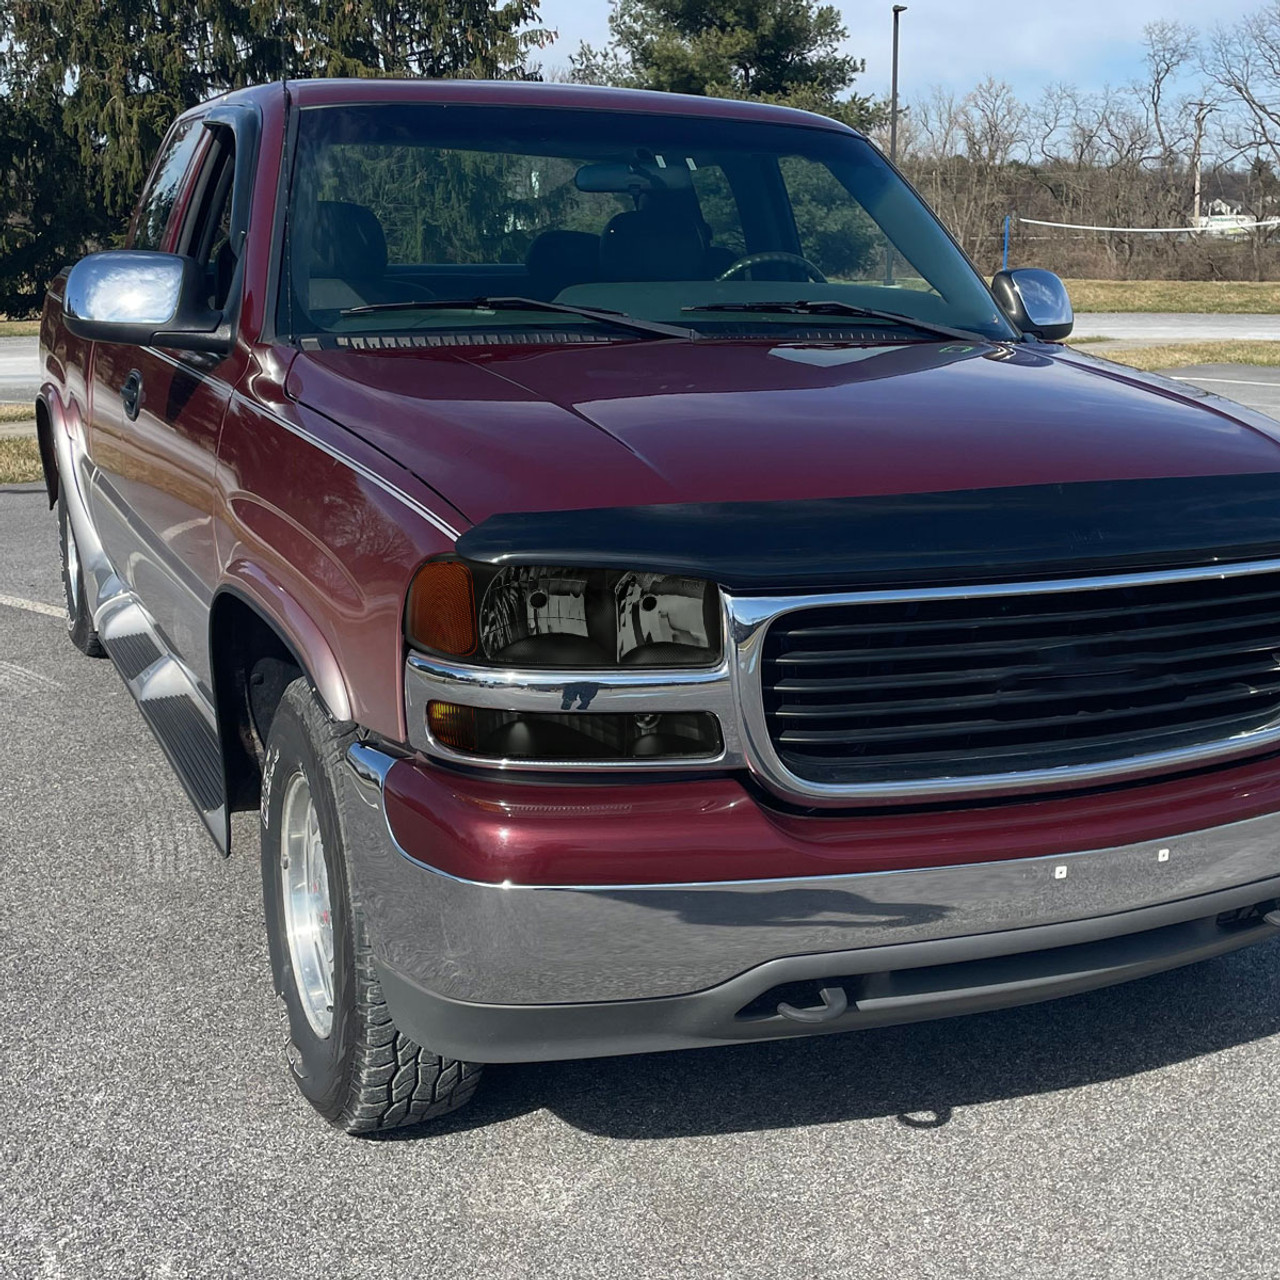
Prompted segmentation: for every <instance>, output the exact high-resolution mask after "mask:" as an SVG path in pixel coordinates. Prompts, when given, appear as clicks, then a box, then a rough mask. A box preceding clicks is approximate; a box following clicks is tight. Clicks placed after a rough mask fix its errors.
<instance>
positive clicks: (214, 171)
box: [178, 129, 239, 311]
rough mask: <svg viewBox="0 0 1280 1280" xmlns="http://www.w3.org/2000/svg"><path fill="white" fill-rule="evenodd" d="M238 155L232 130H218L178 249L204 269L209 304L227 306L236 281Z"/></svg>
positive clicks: (197, 186) (197, 183) (202, 170)
mask: <svg viewBox="0 0 1280 1280" xmlns="http://www.w3.org/2000/svg"><path fill="white" fill-rule="evenodd" d="M235 169H236V155H235V142H234V139H233V135H232V134H231V132H230V130H227V129H221V130H219V131H218V135H217V141H216V142H215V143H214V145H213V146H211V147H210V148H209V150H208V152H207V153H206V155H205V160H204V164H203V166H202V167H201V170H200V175H199V177H198V178H197V180H196V191H195V197H194V199H193V200H192V202H191V209H190V211H189V213H188V215H187V220H186V223H185V224H184V226H183V229H182V235H181V237H180V238H179V241H178V252H179V253H184V254H186V255H187V256H189V257H192V258H195V260H196V261H197V262H199V263H200V265H201V266H202V267H203V268H204V278H205V282H206V287H207V289H208V298H209V305H210V306H211V307H212V308H213V309H214V310H215V311H221V310H223V308H225V307H226V305H227V302H228V301H229V299H230V296H231V289H232V286H233V283H234V280H235V275H236V265H237V261H238V257H239V249H238V246H233V245H232V243H231V208H232V201H233V199H234V186H235Z"/></svg>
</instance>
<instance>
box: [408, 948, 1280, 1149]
mask: <svg viewBox="0 0 1280 1280" xmlns="http://www.w3.org/2000/svg"><path fill="white" fill-rule="evenodd" d="M1277 1032H1280V939H1278V940H1274V941H1271V942H1268V943H1262V944H1259V945H1257V946H1253V947H1250V948H1247V949H1246V950H1244V951H1240V952H1235V953H1233V954H1231V955H1228V956H1223V957H1220V958H1218V959H1215V960H1210V961H1206V962H1204V963H1202V964H1198V965H1193V966H1191V967H1189V968H1186V969H1181V970H1175V971H1173V972H1171V973H1167V974H1161V975H1158V976H1156V977H1153V978H1147V979H1144V980H1143V981H1141V982H1136V983H1129V984H1126V985H1124V986H1120V987H1113V988H1109V989H1106V990H1102V991H1095V992H1090V993H1088V994H1086V995H1081V996H1072V997H1069V998H1067V999H1063V1000H1055V1001H1051V1002H1048V1003H1045V1004H1040V1005H1031V1006H1026V1007H1023V1008H1019V1009H1009V1010H1003V1011H1000V1012H996V1013H986V1014H977V1015H971V1016H968V1017H964V1018H955V1019H949V1020H946V1021H943V1022H928V1023H916V1024H914V1025H909V1026H901V1027H888V1028H882V1029H878V1030H871V1031H862V1032H852V1033H846V1034H843V1035H833V1036H826V1037H819V1038H816V1039H806V1040H789V1041H774V1042H767V1043H758V1044H751V1045H735V1046H732V1047H729V1048H721V1049H703V1050H696V1051H691V1052H685V1053H666V1054H646V1055H643V1056H634V1057H627V1058H604V1059H595V1060H592V1061H584V1062H562V1063H538V1064H531V1065H523V1066H495V1067H490V1068H488V1070H487V1075H486V1079H485V1081H484V1087H482V1089H481V1092H480V1095H479V1096H478V1097H477V1099H476V1101H475V1103H473V1104H472V1106H470V1107H469V1108H467V1110H465V1111H463V1112H461V1113H459V1114H458V1115H457V1116H456V1117H454V1118H451V1119H450V1120H448V1121H446V1122H445V1124H444V1126H443V1128H434V1129H432V1130H431V1131H430V1132H431V1133H433V1134H438V1133H441V1132H458V1131H461V1130H466V1129H473V1128H477V1127H482V1126H485V1125H490V1124H494V1123H498V1122H500V1121H502V1120H505V1119H511V1118H513V1117H515V1116H517V1115H522V1114H525V1113H528V1112H531V1111H534V1110H538V1109H541V1108H546V1109H547V1110H549V1111H551V1112H552V1113H554V1114H555V1115H557V1116H559V1117H560V1118H561V1119H562V1120H564V1121H565V1122H566V1123H568V1124H571V1125H573V1126H574V1127H575V1128H578V1129H581V1130H584V1131H585V1132H588V1133H592V1134H598V1135H601V1136H605V1137H613V1138H626V1139H633V1140H634V1139H644V1138H678V1137H693V1136H705V1135H712V1134H724V1133H737V1132H745V1131H759V1130H769V1129H778V1128H787V1127H791V1126H801V1125H814V1124H830V1123H833V1122H837V1121H842V1120H868V1119H876V1118H884V1117H896V1118H897V1120H898V1122H899V1123H901V1124H903V1125H904V1126H907V1127H909V1128H913V1129H932V1128H938V1127H940V1126H942V1125H944V1124H946V1123H948V1122H949V1120H950V1119H951V1116H952V1115H953V1113H954V1112H955V1110H956V1109H958V1108H961V1107H972V1106H978V1105H981V1104H982V1103H988V1102H994V1101H1001V1100H1007V1099H1012V1098H1019V1097H1026V1096H1032V1095H1035V1094H1041V1093H1050V1092H1054V1091H1057V1090H1060V1089H1073V1088H1078V1087H1082V1086H1088V1085H1091V1084H1097V1083H1100V1082H1102V1081H1108V1080H1117V1079H1123V1078H1125V1077H1129V1076H1135V1075H1140V1074H1142V1073H1144V1072H1148V1071H1157V1070H1160V1069H1162V1068H1167V1067H1173V1066H1176V1064H1178V1063H1180V1062H1185V1061H1189V1060H1191V1059H1194V1058H1199V1057H1202V1056H1203V1055H1205V1054H1210V1053H1218V1052H1222V1051H1224V1050H1229V1049H1231V1048H1233V1047H1235V1046H1238V1045H1244V1044H1247V1043H1249V1042H1251V1041H1255V1040H1259V1039H1262V1038H1264V1037H1266V1036H1270V1035H1274V1034H1276V1033H1277ZM1240 1069H1241V1070H1246V1069H1248V1068H1247V1067H1245V1066H1244V1065H1241V1067H1240ZM405 1136H406V1137H410V1136H412V1131H408V1132H406V1134H405ZM423 1136H426V1135H425V1134H424V1135H423Z"/></svg>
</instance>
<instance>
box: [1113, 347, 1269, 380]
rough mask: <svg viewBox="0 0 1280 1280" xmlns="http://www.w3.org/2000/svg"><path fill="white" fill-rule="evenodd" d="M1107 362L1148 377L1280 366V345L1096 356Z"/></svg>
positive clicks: (1138, 349)
mask: <svg viewBox="0 0 1280 1280" xmlns="http://www.w3.org/2000/svg"><path fill="white" fill-rule="evenodd" d="M1098 354H1099V355H1101V356H1102V357H1103V358H1104V359H1106V360H1114V361H1115V362H1116V363H1117V364H1127V365H1128V366H1129V367H1130V368H1131V369H1141V370H1142V371H1143V372H1144V373H1151V372H1153V371H1155V370H1156V369H1185V368H1186V367H1187V366H1188V365H1193V364H1250V365H1264V366H1269V367H1275V366H1280V342H1186V343H1171V344H1170V345H1168V346H1161V347H1122V348H1121V349H1120V350H1118V351H1101V352H1098Z"/></svg>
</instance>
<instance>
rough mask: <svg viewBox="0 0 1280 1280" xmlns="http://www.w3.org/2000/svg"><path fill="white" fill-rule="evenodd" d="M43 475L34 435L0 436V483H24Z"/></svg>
mask: <svg viewBox="0 0 1280 1280" xmlns="http://www.w3.org/2000/svg"><path fill="white" fill-rule="evenodd" d="M43 475H44V472H43V471H41V470H40V451H39V449H38V448H37V447H36V442H35V437H34V436H10V437H8V438H7V439H6V438H0V484H26V483H28V482H29V481H31V480H39V479H40V478H41V477H42V476H43Z"/></svg>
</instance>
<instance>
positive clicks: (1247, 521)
mask: <svg viewBox="0 0 1280 1280" xmlns="http://www.w3.org/2000/svg"><path fill="white" fill-rule="evenodd" d="M457 551H458V554H459V555H461V556H463V557H464V558H466V559H468V560H471V561H474V562H476V563H480V564H489V565H502V564H512V563H518V564H546V565H553V564H554V565H560V564H564V565H573V566H574V567H582V568H616V569H642V570H652V571H656V572H664V573H681V574H688V575H690V576H693V577H701V578H707V579H710V580H711V581H714V582H718V583H719V584H720V585H721V586H724V587H728V588H729V589H730V590H737V591H741V592H751V591H775V590H785V589H791V588H796V589H799V588H807V587H823V588H843V589H850V590H852V589H858V588H862V587H873V586H884V585H893V586H905V585H912V584H915V583H922V582H928V583H931V584H939V583H946V582H981V581H991V580H993V579H996V578H1001V579H1004V580H1013V579H1025V580H1029V579H1035V578H1048V577H1053V576H1055V575H1070V576H1081V575H1084V574H1091V573H1102V572H1108V571H1110V572H1118V571H1120V570H1121V569H1127V570H1132V569H1138V570H1141V569H1159V568H1172V567H1183V566H1191V565H1201V564H1211V563H1213V562H1215V561H1222V562H1224V563H1225V562H1228V561H1243V560H1252V559H1263V558H1266V557H1271V556H1277V555H1280V471H1268V472H1257V473H1247V474H1242V475H1220V476H1178V477H1172V478H1167V479H1155V480H1102V481H1092V480H1091V481H1080V482H1077V483H1072V484H1053V485H1024V486H1018V487H1012V488H1000V489H962V490H953V491H947V492H942V493H917V494H901V495H892V496H888V497H885V496H877V497H869V498H825V499H812V500H807V501H799V502H726V503H704V504H697V503H673V504H669V505H663V506H640V507H611V508H589V509H585V510H580V511H533V512H515V513H511V514H505V515H495V516H490V517H489V519H487V520H484V521H482V522H481V523H480V524H477V525H475V526H474V527H473V528H471V529H469V530H467V532H465V533H464V534H463V535H462V536H461V538H459V539H458V543H457Z"/></svg>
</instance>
